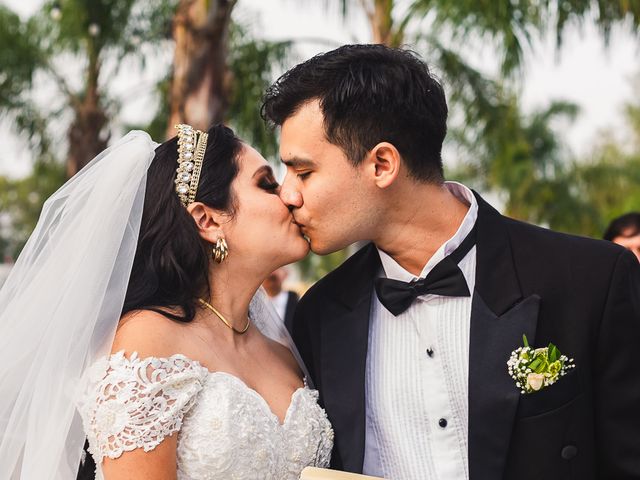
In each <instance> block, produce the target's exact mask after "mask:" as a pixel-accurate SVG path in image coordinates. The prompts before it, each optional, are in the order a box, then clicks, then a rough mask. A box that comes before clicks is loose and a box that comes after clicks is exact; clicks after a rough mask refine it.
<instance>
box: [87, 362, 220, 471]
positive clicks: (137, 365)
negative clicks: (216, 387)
mask: <svg viewBox="0 0 640 480" xmlns="http://www.w3.org/2000/svg"><path fill="white" fill-rule="evenodd" d="M98 372H101V373H98ZM206 374H207V370H206V369H205V368H204V367H202V366H201V365H200V364H199V363H198V362H195V361H193V360H190V359H188V358H187V357H185V356H184V355H173V356H171V357H169V358H156V357H148V358H144V359H140V358H138V355H137V354H136V353H134V354H133V355H131V357H130V358H127V357H125V356H124V352H118V353H115V354H113V355H111V356H110V357H109V360H108V362H107V364H106V365H105V364H104V363H103V364H102V366H100V365H96V366H94V368H93V372H92V373H91V374H90V376H91V377H92V378H91V379H90V381H89V388H88V393H87V395H86V396H85V398H84V399H83V401H82V402H81V404H80V411H81V413H82V417H83V421H84V424H85V430H86V433H87V437H88V438H89V445H90V452H91V454H92V455H93V457H94V459H95V460H96V463H98V462H101V461H102V459H103V458H104V457H109V458H118V457H119V456H120V455H122V453H123V452H128V451H131V450H135V449H136V448H142V449H144V451H145V452H148V451H150V450H153V449H154V448H155V447H157V446H158V445H159V444H160V442H162V440H163V439H164V438H165V437H167V436H169V435H171V434H172V433H174V432H177V431H178V430H180V428H181V426H182V418H183V417H184V415H185V413H186V412H187V411H188V410H189V409H190V408H191V406H192V405H193V403H194V401H195V398H196V396H197V394H198V392H199V391H200V390H201V389H202V385H203V381H204V379H205V376H206Z"/></svg>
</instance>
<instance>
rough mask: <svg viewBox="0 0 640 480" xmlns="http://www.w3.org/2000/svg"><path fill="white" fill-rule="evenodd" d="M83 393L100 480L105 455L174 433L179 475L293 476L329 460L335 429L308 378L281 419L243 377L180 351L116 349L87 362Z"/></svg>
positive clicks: (193, 478)
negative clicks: (141, 353) (159, 354)
mask: <svg viewBox="0 0 640 480" xmlns="http://www.w3.org/2000/svg"><path fill="white" fill-rule="evenodd" d="M105 373H106V374H105ZM87 392H88V393H87V394H86V395H85V396H84V397H83V399H82V401H81V402H80V411H81V413H82V416H83V421H84V425H85V431H86V432H87V436H88V438H89V444H90V448H89V450H90V452H91V454H92V455H93V457H94V459H95V460H96V465H97V468H96V479H98V480H101V479H102V478H103V475H102V471H101V468H100V464H101V461H102V459H103V458H104V457H109V458H117V457H119V456H120V455H122V453H123V452H127V451H131V450H134V449H136V448H142V449H144V451H150V450H153V449H154V448H155V447H156V446H158V445H159V444H160V442H161V441H162V440H163V439H164V438H165V437H166V436H168V435H171V434H173V433H176V432H177V435H178V437H177V441H178V447H177V472H178V479H179V480H187V479H188V480H200V479H202V480H204V479H207V480H213V479H227V480H228V479H277V480H285V479H297V478H299V476H300V472H301V471H302V469H303V468H304V467H306V466H317V467H327V466H328V465H329V459H330V455H331V448H332V446H333V430H332V429H331V425H330V424H329V421H328V420H327V417H326V414H325V412H324V410H323V409H322V408H320V406H319V405H318V404H317V397H318V394H317V392H316V391H315V390H312V389H310V388H309V387H308V386H306V384H305V386H304V387H301V388H299V389H298V390H296V391H295V392H294V393H293V395H292V397H291V404H290V406H289V408H288V410H287V413H286V416H285V419H284V423H283V424H280V421H279V419H278V417H277V416H276V415H275V414H274V413H273V412H272V411H271V410H270V408H269V405H268V404H267V403H266V401H265V400H264V399H263V398H262V397H261V396H260V395H259V394H258V393H257V392H256V391H255V390H253V389H251V388H249V387H248V386H247V385H246V384H245V383H244V382H243V381H242V380H240V379H239V378H237V377H235V376H233V375H231V374H228V373H224V372H210V371H208V370H207V369H206V368H205V367H203V366H202V365H200V364H199V363H198V362H196V361H193V360H190V359H189V358H187V357H185V356H184V355H173V356H171V357H169V358H156V357H150V358H144V359H140V358H138V356H137V355H136V354H135V353H134V354H133V355H131V357H130V358H127V357H125V355H124V353H123V352H119V353H116V354H113V355H111V356H110V358H109V359H108V361H107V360H105V361H104V362H103V363H99V364H96V365H94V366H93V367H92V368H91V369H90V373H89V388H88V390H87Z"/></svg>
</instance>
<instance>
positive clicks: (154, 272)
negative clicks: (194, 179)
mask: <svg viewBox="0 0 640 480" xmlns="http://www.w3.org/2000/svg"><path fill="white" fill-rule="evenodd" d="M208 134H209V138H208V142H207V148H206V151H205V154H204V161H203V163H202V170H201V172H200V183H199V184H198V192H197V194H196V197H195V201H198V202H202V203H204V204H206V205H208V206H209V207H211V208H215V209H217V210H223V211H226V212H229V213H230V214H231V215H233V213H234V211H235V209H236V202H235V199H234V196H233V191H232V188H231V184H232V182H233V180H234V179H235V178H236V176H237V174H238V170H239V166H238V154H239V153H240V150H241V149H242V141H241V140H240V139H239V138H238V137H236V135H235V134H234V133H233V131H232V130H231V129H230V128H228V127H225V126H224V125H215V126H213V127H211V128H210V129H209V130H208ZM177 158H178V139H177V137H174V138H172V139H170V140H168V141H166V142H164V143H163V144H161V145H160V146H158V148H156V151H155V157H154V159H153V161H152V162H151V166H150V167H149V170H148V172H147V184H146V193H145V198H144V209H143V212H142V223H141V225H140V235H139V237H138V244H137V247H136V254H135V257H134V260H133V268H132V271H131V277H130V278H129V285H128V287H127V294H126V296H125V300H124V306H123V309H122V315H125V314H126V313H128V312H131V311H133V310H141V309H145V310H153V311H155V312H158V313H161V314H162V315H165V316H167V317H169V318H171V319H173V320H178V321H182V322H190V321H191V320H193V317H194V314H195V305H194V299H195V298H196V297H197V296H198V295H201V294H202V293H203V291H205V290H208V289H209V284H208V276H207V272H208V266H209V255H210V249H209V248H208V247H207V246H206V245H205V243H204V242H203V241H202V239H201V238H200V235H199V234H198V230H197V227H196V223H195V221H194V220H193V218H192V217H191V215H189V214H188V212H187V210H186V208H185V207H184V206H183V205H182V203H181V202H180V200H179V199H178V196H177V194H176V192H175V184H174V180H175V177H176V168H177V166H178V163H177ZM167 310H170V311H167Z"/></svg>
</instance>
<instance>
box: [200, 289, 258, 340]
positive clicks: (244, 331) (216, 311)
mask: <svg viewBox="0 0 640 480" xmlns="http://www.w3.org/2000/svg"><path fill="white" fill-rule="evenodd" d="M198 301H199V302H200V305H202V306H203V307H207V308H208V309H209V310H211V311H212V312H213V313H215V314H216V316H217V317H218V318H219V319H220V320H222V323H224V324H225V325H226V326H227V327H229V328H230V329H231V330H233V331H234V332H236V333H239V334H240V335H242V334H243V333H246V331H247V330H249V325H251V319H250V318H247V325H246V326H245V327H244V328H243V329H242V330H238V329H236V327H234V326H233V325H231V323H229V321H228V320H227V319H226V318H224V316H223V315H222V314H221V313H220V312H219V311H218V310H216V309H215V308H214V307H213V305H211V304H210V303H208V302H205V301H204V300H203V299H201V298H199V299H198Z"/></svg>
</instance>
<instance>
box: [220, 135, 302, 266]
mask: <svg viewBox="0 0 640 480" xmlns="http://www.w3.org/2000/svg"><path fill="white" fill-rule="evenodd" d="M238 166H239V172H238V175H237V176H236V178H235V180H234V181H233V183H232V187H231V188H232V191H233V197H234V199H235V205H234V207H235V208H234V215H233V217H232V219H231V220H230V221H229V222H228V223H227V224H226V225H223V226H222V228H223V230H224V236H225V238H226V240H227V243H228V244H229V250H230V255H233V256H236V255H237V256H239V257H238V258H247V259H251V261H252V262H256V263H265V264H267V265H260V267H262V268H265V269H268V270H271V269H275V268H277V267H280V266H282V265H286V264H289V263H292V262H295V261H298V260H300V259H301V258H303V257H304V256H305V255H306V254H307V252H308V251H309V244H308V242H307V241H306V240H305V239H304V237H303V236H302V233H301V232H300V228H299V227H298V225H297V224H295V223H294V221H293V216H292V215H291V212H290V211H289V209H288V208H287V206H286V205H285V204H284V203H283V202H282V200H280V197H279V195H278V194H279V190H280V186H279V185H278V183H277V182H276V180H275V177H274V175H273V170H272V169H271V167H270V166H269V164H268V163H267V161H266V160H265V159H264V158H263V157H262V155H260V154H259V153H258V152H257V151H256V150H254V149H253V148H252V147H250V146H248V145H243V147H242V150H241V152H240V154H239V156H238ZM256 266H257V265H256Z"/></svg>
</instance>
